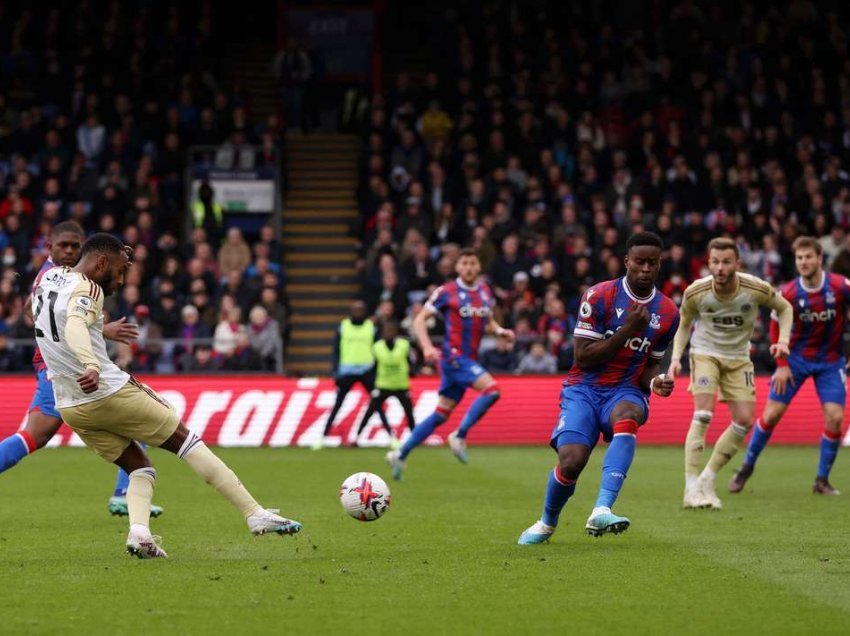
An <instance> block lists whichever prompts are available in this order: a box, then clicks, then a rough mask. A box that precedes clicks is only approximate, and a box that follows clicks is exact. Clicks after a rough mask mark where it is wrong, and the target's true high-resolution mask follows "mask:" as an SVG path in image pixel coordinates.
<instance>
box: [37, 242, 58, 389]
mask: <svg viewBox="0 0 850 636" xmlns="http://www.w3.org/2000/svg"><path fill="white" fill-rule="evenodd" d="M54 267H56V265H54V264H53V261H52V260H50V259H49V258H48V259H47V260H46V261H44V265H42V266H41V269H40V270H38V275H37V276H36V277H35V280H34V281H33V283H32V291H33V292H34V291H35V290H36V288H37V287H38V284H39V283H40V282H41V277H42V276H44V274H45V273H46V272H48V271H49V270H51V269H53V268H54ZM32 364H33V366H34V367H35V370H36V372H39V371H44V370H45V369H47V363H46V362H45V361H44V358H42V357H41V351H40V350H39V348H38V344H37V343H36V345H35V352H34V353H33V354H32Z"/></svg>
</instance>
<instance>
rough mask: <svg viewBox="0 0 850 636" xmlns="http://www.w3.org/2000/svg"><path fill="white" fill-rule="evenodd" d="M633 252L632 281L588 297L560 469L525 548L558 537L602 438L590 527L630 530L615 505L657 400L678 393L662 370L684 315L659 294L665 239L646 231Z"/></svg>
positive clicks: (568, 393) (595, 531) (612, 283)
mask: <svg viewBox="0 0 850 636" xmlns="http://www.w3.org/2000/svg"><path fill="white" fill-rule="evenodd" d="M626 250H627V252H626V258H625V264H626V275H625V276H623V277H621V278H617V279H614V280H609V281H606V282H604V283H599V284H598V285H594V286H593V287H591V288H590V289H588V290H587V291H586V292H585V294H584V296H583V297H582V299H581V304H580V306H579V312H578V321H577V322H576V327H575V331H574V335H575V362H574V364H573V367H572V369H570V371H569V374H568V375H567V379H566V381H565V382H564V389H563V391H562V392H561V414H560V417H559V418H558V423H557V425H556V426H555V430H554V431H553V432H552V438H551V441H550V442H549V444H550V446H551V447H552V448H553V449H555V451H556V452H557V453H558V465H557V466H555V469H554V470H553V471H552V472H551V473H550V474H549V481H548V484H547V486H546V499H545V502H544V505H543V515H542V516H541V518H540V520H539V521H537V522H535V523H534V524H533V525H532V526H531V527H529V528H528V529H527V530H525V532H523V533H522V535H521V536H520V538H519V544H520V545H531V544H537V543H543V542H544V541H548V540H549V538H550V537H551V536H552V534H553V533H554V532H555V529H556V527H557V525H558V518H559V516H560V514H561V510H563V508H564V506H565V505H566V503H567V501H568V500H569V498H570V497H571V496H572V494H573V493H574V492H575V488H576V481H577V480H578V478H579V475H581V472H582V470H583V469H584V467H585V465H586V464H587V461H588V459H589V458H590V454H591V452H592V451H593V448H594V447H595V446H596V443H597V441H598V440H599V436H600V434H601V435H602V437H603V439H605V440H606V441H609V442H610V445H609V447H608V451H607V452H606V453H605V459H604V461H603V465H602V483H601V485H600V488H599V494H598V497H597V499H596V505H595V506H594V508H593V512H591V514H590V517H589V518H588V520H587V523H586V525H585V529H586V531H587V533H588V534H590V535H593V536H597V537H598V536H602V535H603V534H608V533H613V534H619V533H620V532H623V531H625V530H626V529H628V527H629V524H630V521H629V519H627V518H626V517H621V516H618V515H615V514H614V513H613V512H611V507H612V506H613V505H614V502H615V501H616V500H617V496H618V495H619V492H620V489H621V488H622V486H623V481H624V480H625V478H626V474H627V473H628V471H629V467H630V466H631V463H632V459H633V458H634V454H635V447H636V444H637V433H638V429H639V428H640V427H641V426H642V425H643V424H644V422H646V418H647V415H648V413H649V399H648V398H649V394H650V393H655V394H656V395H659V396H660V397H667V396H669V395H670V393H672V391H673V379H672V378H670V377H668V376H666V375H664V374H661V373H660V364H661V358H662V357H663V356H664V353H665V351H666V349H667V346H668V345H669V344H670V342H672V340H673V336H674V335H675V334H676V330H677V329H678V327H679V311H678V309H676V305H675V303H674V302H673V301H672V300H671V299H669V298H668V297H667V296H665V295H663V294H662V293H661V292H659V291H658V290H657V289H656V288H655V279H656V278H657V276H658V270H659V268H660V267H661V253H662V250H663V243H662V241H661V239H660V238H659V237H658V236H657V235H656V234H653V233H651V232H638V233H636V234H633V235H632V236H631V237H630V238H629V240H628V241H627V243H626Z"/></svg>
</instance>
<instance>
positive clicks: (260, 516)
mask: <svg viewBox="0 0 850 636" xmlns="http://www.w3.org/2000/svg"><path fill="white" fill-rule="evenodd" d="M278 512H280V510H278V509H277V508H269V509H267V510H266V509H262V508H261V509H260V510H258V511H257V512H255V513H254V514H252V515H251V516H249V517H248V518H247V519H246V521H247V522H248V529H249V530H250V531H251V534H253V535H255V536H259V535H261V534H269V533H271V532H274V533H276V534H280V535H285V534H297V533H299V532H301V524H300V523H298V522H297V521H293V520H292V519H287V518H286V517H281V516H280V515H279V514H277V513H278Z"/></svg>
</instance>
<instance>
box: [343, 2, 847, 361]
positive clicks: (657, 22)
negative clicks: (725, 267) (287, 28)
mask: <svg viewBox="0 0 850 636" xmlns="http://www.w3.org/2000/svg"><path fill="white" fill-rule="evenodd" d="M504 4H505V3H498V2H484V3H474V5H473V6H474V7H475V11H476V14H475V15H472V14H470V15H467V14H466V13H464V11H465V9H464V8H463V7H464V6H465V5H458V7H456V8H451V9H445V8H431V9H421V11H422V16H421V18H422V19H423V20H426V21H427V23H428V24H429V25H430V30H429V36H428V37H429V41H428V43H427V44H426V45H425V46H423V51H424V53H423V56H424V57H427V59H428V61H429V64H430V67H428V68H427V70H426V71H425V72H422V73H418V74H407V73H401V74H399V75H398V76H397V78H396V80H395V83H394V85H392V86H391V87H390V89H389V90H387V91H386V92H385V93H384V94H380V95H375V96H374V97H373V99H372V102H371V106H370V110H369V113H368V116H367V120H366V121H364V122H363V133H362V135H363V136H362V139H363V146H362V157H361V166H360V187H359V207H360V212H361V218H362V237H363V241H362V249H361V257H362V259H361V267H362V275H363V281H364V287H365V293H366V298H367V300H368V303H369V309H370V311H372V312H374V313H375V314H376V315H377V316H378V317H384V316H393V317H395V318H399V319H402V320H403V321H404V323H403V324H404V325H408V326H409V325H410V323H411V322H412V319H411V317H412V316H413V315H415V314H416V312H417V311H419V309H420V308H421V306H422V302H423V300H424V299H426V297H427V296H428V294H429V293H430V292H431V290H433V289H434V288H435V286H437V285H439V284H441V283H442V282H443V281H445V280H447V279H449V278H452V277H453V275H454V274H453V271H452V262H453V257H454V254H456V252H457V250H458V248H459V246H467V245H471V246H474V247H475V248H477V249H478V252H479V254H480V256H481V261H482V265H483V268H484V273H485V275H486V277H487V279H488V280H489V282H490V284H491V285H492V287H493V289H494V292H495V295H496V297H497V307H496V318H497V319H498V320H499V321H500V322H501V323H502V324H504V325H506V326H510V327H513V328H514V329H515V330H516V331H517V333H518V335H519V342H518V345H517V347H516V349H515V350H513V351H511V350H508V349H507V348H506V347H504V346H502V345H499V344H498V343H495V342H491V343H488V344H487V346H486V347H485V349H486V348H492V350H490V351H485V352H484V353H483V354H482V356H483V360H484V363H485V364H486V365H488V366H489V367H490V368H491V369H493V370H497V371H503V372H515V371H516V372H527V371H529V372H530V371H535V372H536V371H542V370H546V371H549V370H551V369H552V368H553V367H557V368H558V369H559V370H561V371H563V370H565V369H566V368H567V367H568V365H569V364H570V362H571V358H572V353H571V349H572V346H571V339H572V337H571V334H572V327H573V320H574V318H573V316H574V314H575V311H576V309H577V301H578V299H579V297H580V295H581V293H582V292H583V290H584V289H586V287H587V286H588V285H590V284H592V283H594V282H598V281H601V280H604V279H608V278H613V277H616V276H618V275H620V274H622V273H623V264H622V256H623V245H624V243H625V240H626V239H627V238H628V236H629V235H630V234H631V233H632V232H635V231H638V230H642V229H647V230H653V231H655V232H657V233H658V234H660V235H661V237H662V238H663V239H664V241H665V244H666V246H667V250H666V257H667V258H666V260H665V261H664V264H663V268H662V272H661V276H660V279H659V281H658V285H659V287H660V288H661V290H662V291H663V292H664V293H666V294H668V295H670V296H672V297H673V298H674V299H675V300H677V301H679V300H680V299H681V296H682V292H683V290H684V289H685V287H686V286H687V285H688V284H689V283H690V282H691V281H693V280H695V279H696V278H698V277H700V276H703V275H705V274H706V273H707V272H706V268H705V265H704V263H705V257H704V250H705V246H706V244H707V242H708V240H709V239H710V238H711V237H714V236H718V235H727V236H731V237H733V238H734V239H735V240H736V242H737V244H738V246H739V248H740V251H741V254H742V262H743V267H744V268H745V269H746V271H748V272H751V273H753V274H755V275H757V276H761V277H763V278H765V279H766V280H769V281H771V282H772V283H774V284H779V283H781V282H783V281H785V280H787V279H789V278H790V277H791V276H793V275H794V270H793V258H791V255H790V252H789V248H790V245H791V243H792V241H793V240H794V238H795V237H797V236H798V235H801V234H812V235H815V236H817V237H818V238H819V239H820V241H821V243H822V245H823V247H824V252H825V254H826V261H827V264H828V265H829V266H831V267H832V269H834V270H835V271H838V272H841V273H843V274H845V275H846V274H850V241H849V240H848V229H850V174H848V172H850V57H848V35H850V34H848V24H850V21H848V19H847V15H846V13H847V11H846V9H844V8H840V7H839V5H831V6H833V7H839V8H836V9H833V10H830V11H825V10H823V9H820V8H819V7H818V6H817V5H815V4H813V3H812V2H809V1H807V0H794V1H792V2H788V3H779V4H775V5H761V4H759V3H755V2H752V1H749V2H748V1H744V2H741V3H696V2H690V1H688V0H682V1H679V2H674V3H672V4H671V5H670V6H669V7H668V6H667V4H666V3H654V4H652V7H654V9H652V10H653V11H655V12H656V13H654V14H650V15H647V16H645V17H646V21H645V23H644V24H643V25H641V28H637V27H636V28H635V29H624V28H622V27H618V26H615V24H614V23H613V21H612V20H611V17H610V16H606V15H605V14H604V13H603V10H602V9H601V7H602V6H603V5H602V4H598V6H597V5H593V3H590V4H588V3H581V2H576V1H567V2H549V3H534V6H533V7H531V6H529V7H526V8H524V6H525V5H523V4H522V3H518V4H517V5H516V6H514V9H515V10H512V11H508V10H506V8H505V6H504ZM614 4H615V5H616V4H617V3H614ZM623 4H624V5H625V4H627V3H623ZM544 6H545V9H544V8H543V7H544ZM606 6H607V5H606ZM647 6H648V5H647ZM624 22H627V21H626V20H623V21H619V22H618V23H619V24H621V23H624ZM766 320H767V317H766V316H765V317H763V319H762V321H761V322H760V323H759V325H758V327H757V331H756V337H755V340H754V352H753V353H754V356H755V360H756V364H757V367H758V368H760V369H765V368H766V365H767V364H769V363H768V362H766V358H769V356H767V352H766V343H765V339H766V332H767V330H766V329H765V324H764V323H765V321H766ZM434 327H435V330H436V323H435V324H434Z"/></svg>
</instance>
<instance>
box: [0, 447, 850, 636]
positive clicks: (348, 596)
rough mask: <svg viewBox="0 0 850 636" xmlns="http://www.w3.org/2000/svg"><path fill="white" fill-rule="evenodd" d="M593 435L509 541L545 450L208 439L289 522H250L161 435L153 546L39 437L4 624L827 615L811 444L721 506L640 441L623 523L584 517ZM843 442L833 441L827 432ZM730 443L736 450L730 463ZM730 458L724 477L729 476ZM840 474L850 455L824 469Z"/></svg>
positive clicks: (773, 458) (23, 475)
mask: <svg viewBox="0 0 850 636" xmlns="http://www.w3.org/2000/svg"><path fill="white" fill-rule="evenodd" d="M599 451H604V449H602V448H600V449H598V451H597V453H595V455H594V458H593V460H592V461H591V464H590V465H589V466H588V469H587V470H586V472H585V474H584V477H583V480H582V482H580V483H579V488H578V491H577V493H576V495H575V497H574V498H573V500H572V501H570V503H569V504H568V505H567V508H566V510H565V512H564V515H563V516H562V520H561V526H560V528H559V529H558V532H557V533H556V535H555V537H554V538H553V541H552V542H551V543H550V544H548V545H542V546H527V547H520V546H517V545H516V540H517V537H518V535H519V533H520V532H521V531H522V530H523V529H524V528H525V527H526V526H527V525H529V524H530V523H531V522H533V521H534V520H535V519H536V518H537V515H538V514H539V512H540V508H541V504H542V498H543V488H544V483H545V480H546V476H547V471H548V470H550V469H551V468H552V466H553V465H554V454H553V453H552V452H551V451H549V450H548V449H545V448H497V449H485V448H476V447H474V446H473V447H472V448H471V463H470V464H469V465H468V466H462V465H460V464H458V463H457V462H456V461H455V460H454V458H453V457H452V456H451V454H450V453H449V452H448V450H446V449H444V448H441V449H423V450H421V451H419V452H416V453H414V455H413V456H412V457H411V458H410V461H409V462H408V471H407V473H406V475H405V480H404V481H403V482H401V483H398V484H396V483H392V482H390V480H389V474H388V473H389V471H388V470H387V469H386V466H385V465H384V463H383V451H381V450H378V449H361V450H324V451H321V452H313V451H308V450H291V449H286V450H273V449H259V450H258V449H238V450H237V449H223V450H221V451H220V455H221V456H222V457H223V458H224V459H225V461H227V462H228V463H229V464H230V465H231V466H232V467H233V468H234V469H235V470H236V472H237V473H238V474H239V475H240V477H241V478H242V480H243V481H244V482H245V483H246V484H247V485H248V487H249V488H250V489H251V490H252V491H253V492H254V494H255V495H256V496H257V497H258V499H259V500H260V501H261V502H263V503H264V504H265V505H267V506H270V507H271V506H280V507H281V508H282V511H283V514H286V515H289V516H292V517H293V518H295V519H298V520H300V521H302V522H303V523H304V530H303V532H302V533H301V534H300V535H299V536H297V537H295V538H291V537H287V538H280V537H277V536H269V537H260V538H253V537H251V536H250V535H249V534H248V531H247V529H246V527H245V525H244V523H243V521H242V520H241V518H240V517H239V515H238V514H237V513H235V512H234V511H233V510H232V509H231V508H230V507H229V506H228V504H226V503H225V502H224V501H223V500H221V499H220V498H219V497H218V495H217V494H216V493H215V492H213V491H212V490H211V489H210V488H209V487H208V486H206V485H205V484H203V483H202V482H200V480H198V479H197V478H196V477H195V476H194V475H193V474H192V472H191V471H190V470H189V468H188V467H187V466H184V465H181V463H180V462H179V461H178V460H176V459H175V458H174V457H172V456H169V455H167V454H166V453H164V452H161V451H154V452H153V453H152V456H153V458H154V462H155V464H156V465H157V468H158V469H159V476H158V481H157V489H156V496H155V501H156V502H157V503H159V504H161V505H163V506H165V508H166V513H165V515H164V516H163V517H161V518H160V519H157V520H154V521H153V522H152V525H153V527H154V532H155V533H157V534H161V535H162V536H163V537H164V547H165V548H166V549H167V550H168V552H169V555H170V558H169V559H168V560H159V561H139V560H137V559H133V558H130V557H129V556H128V555H126V554H125V553H124V551H123V549H124V539H125V536H126V520H124V519H118V518H112V517H109V516H108V515H107V513H106V499H107V497H108V495H109V494H110V491H111V488H112V483H113V479H114V471H113V469H112V468H111V467H110V466H108V465H106V464H105V463H103V462H102V461H101V460H99V459H98V458H96V457H95V456H94V455H93V454H92V453H90V452H89V451H87V450H84V449H61V450H47V451H42V452H40V453H38V454H36V455H35V456H34V457H31V458H28V459H26V460H25V461H24V462H22V464H21V465H20V466H18V467H17V468H15V469H14V470H12V471H10V472H8V473H6V474H4V475H2V477H0V501H2V511H3V512H2V521H0V554H1V555H2V558H0V581H2V592H0V607H2V613H0V616H2V619H0V620H2V625H0V632H2V633H5V634H56V633H81V634H99V633H109V634H140V633H141V634H144V633H150V634H166V633H168V634H212V633H216V634H243V633H244V634H252V635H253V634H262V633H273V632H275V633H294V634H314V633H323V634H324V633H326V634H331V633H334V634H346V633H352V634H364V633H369V634H404V633H409V634H420V633H422V634H425V633H428V634H541V633H556V632H560V633H567V634H588V633H604V634H699V633H706V634H712V635H716V634H754V633H767V634H786V633H789V634H790V633H797V634H804V633H808V634H812V633H817V634H832V633H834V634H839V633H843V634H846V633H847V630H848V625H850V539H848V537H847V530H848V527H850V506H848V502H847V499H848V498H850V492H848V494H846V495H844V496H842V497H834V498H826V497H817V496H814V495H812V494H811V491H810V487H811V481H812V478H813V472H814V470H815V466H816V461H817V449H816V448H779V447H776V448H770V449H768V451H767V452H766V453H765V455H764V456H763V458H762V463H761V465H760V466H759V470H758V472H757V473H756V475H755V476H754V478H753V479H752V481H751V485H750V486H748V488H747V489H746V490H745V492H744V493H742V494H741V495H737V496H731V495H725V496H723V494H722V492H721V496H722V498H723V500H724V503H725V505H726V508H725V509H724V510H723V511H722V512H709V511H683V510H681V509H680V504H681V490H682V477H681V466H682V454H681V451H680V449H678V448H652V447H644V448H639V449H638V454H637V458H636V460H635V464H634V466H633V468H632V471H631V474H630V475H629V479H628V481H627V482H626V485H625V488H624V491H623V493H622V496H621V497H620V500H619V502H618V504H617V507H616V508H615V510H616V511H617V512H619V513H620V514H625V515H627V516H629V517H630V518H631V520H632V527H631V529H630V530H629V531H628V532H627V533H625V534H623V535H620V536H607V537H602V538H599V539H594V538H591V537H588V536H586V535H585V534H584V530H583V528H584V521H585V519H586V517H587V515H588V513H589V511H590V509H591V507H592V504H593V499H594V497H595V494H596V488H597V487H598V484H599V466H600V462H601V458H602V454H603V453H602V452H599ZM844 454H845V455H846V454H847V450H846V449H845V450H844ZM738 461H739V458H736V461H735V465H737V463H738ZM359 470H369V471H373V472H377V473H378V474H380V475H382V476H384V477H385V478H386V479H387V480H388V483H390V487H391V488H392V490H393V503H392V506H391V508H390V510H389V512H388V513H387V515H386V516H385V517H384V518H383V519H380V520H378V521H376V522H373V523H360V522H358V521H355V520H354V519H351V518H349V517H348V516H347V515H345V513H344V512H343V511H342V508H341V507H340V505H339V502H338V499H337V489H338V487H339V484H340V483H341V482H342V480H343V479H344V478H345V477H346V476H348V475H349V474H351V473H353V472H356V471H359ZM729 474H730V472H729V471H728V470H727V471H725V472H724V473H723V474H722V475H721V480H722V482H723V483H725V480H726V479H727V478H728V477H729ZM833 482H834V483H835V484H836V485H837V486H838V487H842V486H843V487H844V489H845V490H847V491H850V457H847V456H842V455H841V454H839V457H838V462H837V465H836V468H835V470H834V474H833Z"/></svg>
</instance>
